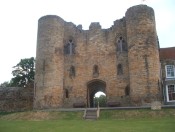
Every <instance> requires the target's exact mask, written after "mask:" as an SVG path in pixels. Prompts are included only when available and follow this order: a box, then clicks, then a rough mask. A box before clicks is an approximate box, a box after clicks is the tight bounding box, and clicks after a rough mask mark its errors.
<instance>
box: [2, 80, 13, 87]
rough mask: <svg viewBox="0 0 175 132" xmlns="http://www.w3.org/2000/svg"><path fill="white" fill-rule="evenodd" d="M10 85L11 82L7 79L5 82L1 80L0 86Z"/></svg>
mask: <svg viewBox="0 0 175 132" xmlns="http://www.w3.org/2000/svg"><path fill="white" fill-rule="evenodd" d="M10 86H11V84H10V82H8V81H5V82H3V83H1V84H0V87H2V88H5V87H10Z"/></svg>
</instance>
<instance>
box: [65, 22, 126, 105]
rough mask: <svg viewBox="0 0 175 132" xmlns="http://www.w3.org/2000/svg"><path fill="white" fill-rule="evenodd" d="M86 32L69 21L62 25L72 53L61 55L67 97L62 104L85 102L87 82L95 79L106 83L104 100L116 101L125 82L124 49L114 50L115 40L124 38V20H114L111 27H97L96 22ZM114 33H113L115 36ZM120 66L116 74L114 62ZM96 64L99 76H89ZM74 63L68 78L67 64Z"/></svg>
mask: <svg viewBox="0 0 175 132" xmlns="http://www.w3.org/2000/svg"><path fill="white" fill-rule="evenodd" d="M89 28H90V29H89V30H87V31H84V30H79V29H77V28H76V26H75V25H73V24H72V23H67V24H65V37H64V38H65V41H64V42H65V44H66V40H69V39H73V41H74V43H75V44H76V46H75V54H73V55H65V56H64V88H65V89H67V90H68V91H69V98H64V106H65V107H72V106H73V103H77V102H82V101H83V102H85V103H86V102H87V83H88V82H90V81H92V80H95V79H98V80H102V81H104V82H106V89H105V93H106V95H107V99H108V101H115V100H120V99H121V97H122V96H124V95H125V88H126V86H127V85H128V84H129V80H128V79H129V78H128V60H127V52H116V50H117V49H116V45H117V39H118V38H119V37H121V36H122V37H124V38H125V40H126V32H125V31H126V28H125V21H124V20H122V21H121V20H120V21H116V22H115V24H114V26H113V27H112V28H111V29H101V26H100V24H99V23H92V24H91V25H90V27H89ZM116 34H117V35H116ZM119 63H121V64H122V65H123V75H117V65H118V64H119ZM95 65H97V66H98V68H99V75H98V76H94V75H93V67H94V66H95ZM71 66H74V67H75V71H76V75H75V77H70V76H69V73H70V67H71Z"/></svg>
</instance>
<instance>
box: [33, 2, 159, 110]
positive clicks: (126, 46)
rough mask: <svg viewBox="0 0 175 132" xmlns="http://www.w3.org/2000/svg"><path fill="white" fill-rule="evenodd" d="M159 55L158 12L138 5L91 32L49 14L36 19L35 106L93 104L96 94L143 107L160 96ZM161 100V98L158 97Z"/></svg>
mask: <svg viewBox="0 0 175 132" xmlns="http://www.w3.org/2000/svg"><path fill="white" fill-rule="evenodd" d="M159 74H160V67H159V53H158V42H157V33H156V27H155V17H154V11H153V9H152V8H151V7H148V6H146V5H137V6H133V7H131V8H129V9H128V10H127V11H126V14H125V17H123V18H122V19H119V20H116V21H115V22H114V25H113V26H112V27H110V28H109V29H101V26H100V24H99V23H91V25H90V27H89V30H83V29H82V27H81V25H79V26H75V25H74V24H73V23H70V22H65V21H64V20H63V19H62V18H60V17H58V16H53V15H48V16H44V17H41V18H40V19H39V21H38V40H37V53H36V76H35V89H34V108H36V109H44V108H61V107H73V105H74V104H76V103H84V104H85V105H86V106H88V107H90V106H92V98H93V96H94V94H95V93H96V92H98V91H103V92H105V93H106V96H107V102H120V103H121V105H122V106H128V105H135V104H141V105H145V104H148V103H150V102H151V101H153V100H155V98H156V96H157V95H159V83H158V82H159V79H160V75H159ZM156 99H157V98H156Z"/></svg>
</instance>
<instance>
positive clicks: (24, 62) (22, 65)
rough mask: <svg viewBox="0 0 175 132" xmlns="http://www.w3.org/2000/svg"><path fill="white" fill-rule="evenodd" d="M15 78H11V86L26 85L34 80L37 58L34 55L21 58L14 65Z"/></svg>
mask: <svg viewBox="0 0 175 132" xmlns="http://www.w3.org/2000/svg"><path fill="white" fill-rule="evenodd" d="M13 68H14V70H13V71H12V74H13V76H14V77H13V78H12V79H11V82H10V85H11V86H19V87H26V86H27V85H28V84H30V83H33V82H34V76H35V59H34V57H31V58H27V59H21V61H20V62H19V63H18V64H17V65H16V66H14V67H13Z"/></svg>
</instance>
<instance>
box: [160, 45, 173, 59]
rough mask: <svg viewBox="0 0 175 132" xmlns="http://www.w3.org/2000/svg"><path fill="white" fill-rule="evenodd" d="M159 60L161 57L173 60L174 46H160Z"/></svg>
mask: <svg viewBox="0 0 175 132" xmlns="http://www.w3.org/2000/svg"><path fill="white" fill-rule="evenodd" d="M159 55H160V60H162V59H174V60H175V47H169V48H160V52H159Z"/></svg>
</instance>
